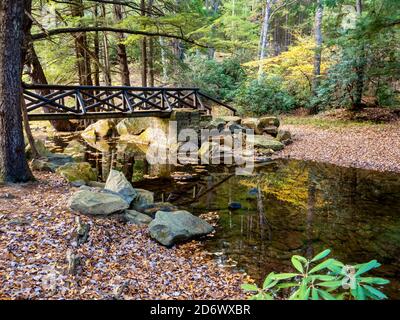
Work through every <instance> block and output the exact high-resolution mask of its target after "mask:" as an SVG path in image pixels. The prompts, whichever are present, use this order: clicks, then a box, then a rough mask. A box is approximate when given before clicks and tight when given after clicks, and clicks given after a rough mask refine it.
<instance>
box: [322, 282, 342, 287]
mask: <svg viewBox="0 0 400 320" xmlns="http://www.w3.org/2000/svg"><path fill="white" fill-rule="evenodd" d="M318 285H319V286H321V287H328V288H339V287H340V286H341V285H342V281H341V280H337V281H325V282H320V283H318Z"/></svg>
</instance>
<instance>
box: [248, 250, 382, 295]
mask: <svg viewBox="0 0 400 320" xmlns="http://www.w3.org/2000/svg"><path fill="white" fill-rule="evenodd" d="M330 252H331V251H330V250H329V249H327V250H324V251H322V252H321V253H319V254H317V255H316V256H315V257H314V258H312V259H311V260H308V259H306V258H305V257H302V256H299V255H294V256H293V257H292V264H293V267H294V268H295V269H296V270H297V271H298V273H274V272H271V273H270V274H269V275H268V276H267V277H266V278H265V281H264V283H263V286H262V288H259V287H258V286H257V285H255V284H248V283H246V284H243V285H242V289H243V290H245V291H247V292H254V293H255V294H254V295H253V296H251V297H250V299H253V300H273V299H274V298H276V297H279V294H280V293H281V291H282V290H283V291H289V294H288V299H289V300H310V299H311V300H320V299H324V300H344V299H355V300H365V299H373V300H382V299H387V297H386V295H385V294H384V293H382V292H381V291H380V290H378V289H377V288H375V287H374V285H376V286H380V285H385V284H387V283H389V281H388V280H386V279H383V278H377V277H366V276H365V273H366V272H368V271H370V270H371V269H374V268H378V267H379V266H380V263H378V262H377V261H376V260H372V261H370V262H367V263H363V264H357V265H354V266H349V265H344V264H343V263H342V262H340V261H338V260H335V259H332V258H330V259H326V260H323V259H325V258H326V257H327V256H328V255H329V254H330ZM321 260H323V261H322V262H321ZM281 296H282V295H281Z"/></svg>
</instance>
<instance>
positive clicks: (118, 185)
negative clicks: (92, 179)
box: [104, 170, 138, 204]
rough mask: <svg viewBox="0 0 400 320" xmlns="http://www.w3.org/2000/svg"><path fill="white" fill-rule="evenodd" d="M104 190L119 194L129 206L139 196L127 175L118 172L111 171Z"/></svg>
mask: <svg viewBox="0 0 400 320" xmlns="http://www.w3.org/2000/svg"><path fill="white" fill-rule="evenodd" d="M104 190H109V191H112V192H115V193H118V194H119V195H120V196H121V197H122V198H123V199H124V200H125V201H126V202H127V203H128V204H131V202H132V201H133V199H135V198H136V197H137V195H138V193H137V191H136V190H135V189H134V188H133V187H132V184H131V183H130V182H129V181H128V180H127V179H126V177H125V175H124V174H123V173H122V172H120V171H117V170H110V174H109V175H108V178H107V181H106V185H105V187H104Z"/></svg>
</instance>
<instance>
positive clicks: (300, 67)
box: [243, 36, 329, 90]
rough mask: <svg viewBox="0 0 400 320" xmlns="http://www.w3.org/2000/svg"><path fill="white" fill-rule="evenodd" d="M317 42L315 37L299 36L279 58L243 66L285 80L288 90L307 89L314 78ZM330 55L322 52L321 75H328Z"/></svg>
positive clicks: (252, 62)
mask: <svg viewBox="0 0 400 320" xmlns="http://www.w3.org/2000/svg"><path fill="white" fill-rule="evenodd" d="M314 55H315V42H314V39H313V37H305V36H297V40H296V42H295V44H294V45H292V46H291V47H289V50H288V51H285V52H282V53H281V54H280V55H278V56H274V57H270V58H266V59H263V60H261V61H258V60H256V61H250V62H247V63H245V64H243V66H244V67H248V68H250V69H251V68H259V67H260V66H261V67H262V68H263V70H264V72H265V73H266V74H268V75H271V76H278V77H281V78H282V79H283V80H284V85H285V86H286V88H287V89H291V88H295V90H299V89H307V88H309V86H310V81H311V79H312V76H313V69H314V65H313V63H314ZM327 55H328V53H327V52H326V51H324V50H323V51H322V64H321V74H324V73H326V71H327V68H328V67H329V60H328V57H327Z"/></svg>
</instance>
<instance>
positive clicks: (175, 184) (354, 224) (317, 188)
mask: <svg viewBox="0 0 400 320" xmlns="http://www.w3.org/2000/svg"><path fill="white" fill-rule="evenodd" d="M70 140H71V138H70V137H64V138H57V139H54V140H53V141H52V143H51V144H52V145H53V150H56V151H58V152H60V151H62V150H63V149H64V148H65V147H66V146H67V144H68V143H70ZM75 142H76V141H75ZM81 143H82V144H84V143H83V142H81ZM84 145H85V155H84V158H85V160H87V161H89V162H91V163H92V165H93V166H95V167H97V169H98V170H99V173H100V176H101V177H107V174H108V172H109V170H110V167H111V166H113V168H119V169H120V170H123V171H124V172H125V174H126V175H127V176H129V177H132V182H133V184H134V185H135V186H136V187H141V188H145V189H148V190H151V191H154V192H155V200H156V201H169V202H172V203H174V204H176V205H178V206H179V207H181V208H185V209H187V210H188V211H191V212H192V213H194V214H200V213H204V212H211V211H215V212H218V214H219V215H220V220H219V224H218V227H217V232H216V234H215V236H214V237H212V238H210V239H208V240H206V241H205V248H206V250H208V251H209V252H210V253H212V254H213V255H214V256H215V259H216V260H217V262H218V263H220V264H221V265H223V266H225V267H231V268H234V269H236V270H241V271H244V272H247V273H248V274H249V275H251V276H252V277H253V278H254V279H255V280H257V282H259V283H261V282H262V280H263V278H264V277H265V276H266V275H267V274H268V273H269V272H271V271H275V272H284V271H289V270H291V269H290V257H291V256H292V255H294V254H300V255H304V256H308V257H310V256H312V255H313V254H316V253H318V252H320V251H322V250H323V249H326V248H330V249H331V250H332V254H331V256H332V257H334V258H337V259H339V260H341V261H342V262H344V263H347V264H352V263H361V262H367V261H369V260H372V259H377V260H378V261H379V262H380V263H381V264H382V267H381V268H380V269H379V270H378V271H377V272H376V273H375V274H376V275H378V276H381V277H384V278H387V279H389V280H390V281H391V283H390V284H389V285H387V286H386V288H385V289H384V290H383V291H384V292H385V293H386V294H388V295H389V297H390V298H392V299H400V175H399V174H394V173H379V172H374V171H367V170H360V169H349V168H342V167H338V166H333V165H327V164H322V163H313V162H303V161H294V160H290V161H283V160H281V161H277V162H274V163H270V164H268V165H266V166H262V167H260V168H258V169H257V170H256V172H255V173H254V175H252V176H235V175H234V174H232V172H234V171H233V170H232V168H227V167H223V166H218V167H217V166H214V167H204V166H180V167H171V166H166V165H159V166H150V165H148V164H147V163H146V161H145V160H144V157H143V154H142V153H141V152H140V150H138V148H137V147H135V146H132V145H126V144H122V143H117V142H116V141H109V142H105V141H103V142H101V143H97V145H93V144H92V145H91V146H89V145H87V144H84ZM231 202H238V203H240V204H241V207H242V208H241V209H238V210H234V211H232V210H229V209H228V205H229V203H231Z"/></svg>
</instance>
